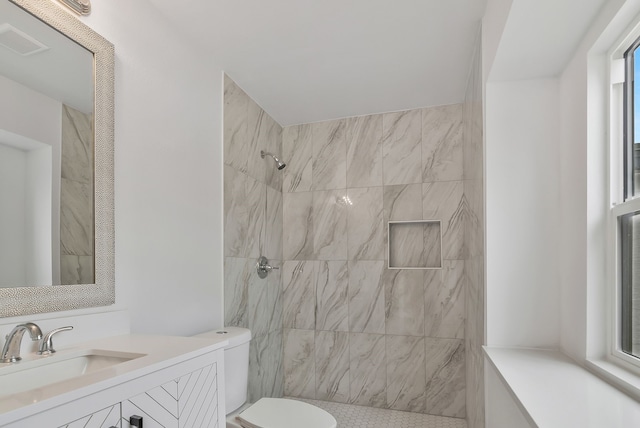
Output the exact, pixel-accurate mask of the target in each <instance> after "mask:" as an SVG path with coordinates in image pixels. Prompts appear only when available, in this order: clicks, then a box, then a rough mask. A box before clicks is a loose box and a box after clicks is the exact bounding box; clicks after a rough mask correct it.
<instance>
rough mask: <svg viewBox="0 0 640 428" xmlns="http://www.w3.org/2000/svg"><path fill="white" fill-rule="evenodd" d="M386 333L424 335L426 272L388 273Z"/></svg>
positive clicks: (397, 270)
mask: <svg viewBox="0 0 640 428" xmlns="http://www.w3.org/2000/svg"><path fill="white" fill-rule="evenodd" d="M384 285H385V295H386V298H385V302H386V310H385V314H386V321H385V326H386V333H387V334H396V335H402V336H424V316H425V314H424V271H423V270H407V269H387V270H385V271H384Z"/></svg>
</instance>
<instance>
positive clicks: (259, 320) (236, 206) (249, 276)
mask: <svg viewBox="0 0 640 428" xmlns="http://www.w3.org/2000/svg"><path fill="white" fill-rule="evenodd" d="M224 83H225V85H224V163H225V165H224V254H225V260H224V298H225V301H224V307H225V309H224V312H225V325H228V326H240V327H246V328H249V329H250V330H251V332H252V340H251V346H250V351H249V400H251V401H255V400H258V399H259V398H261V397H280V396H282V394H283V388H284V385H283V380H284V375H283V371H282V369H283V365H282V349H283V339H284V338H283V332H282V314H283V312H282V309H283V293H282V281H281V275H282V273H285V274H286V272H284V271H283V270H280V271H279V270H274V271H273V272H272V273H271V274H270V275H269V276H268V277H267V278H266V279H260V278H259V277H258V275H257V273H256V261H257V259H258V257H259V256H260V255H264V256H266V257H267V258H268V259H269V261H270V262H271V265H273V266H282V236H283V235H282V207H283V198H282V186H283V184H284V183H285V182H284V181H283V179H284V176H283V174H282V171H278V169H277V168H276V167H275V163H274V162H273V160H272V159H270V158H265V159H262V158H261V157H260V150H264V151H268V152H272V153H274V154H276V155H279V154H281V152H282V128H281V127H280V125H278V123H277V122H275V121H274V120H273V119H272V118H271V117H270V116H269V115H267V114H266V113H265V112H264V110H262V109H261V108H260V107H259V106H258V105H257V104H256V103H255V102H254V101H253V100H252V99H251V98H250V97H249V96H248V95H247V94H246V93H245V92H244V91H243V90H242V89H241V88H240V87H239V86H238V85H236V84H235V83H234V82H233V80H231V79H230V78H229V77H227V76H225V81H224ZM285 159H287V158H285ZM287 164H288V165H289V164H290V162H289V161H288V159H287ZM287 168H289V166H287ZM285 185H289V183H286V184H285Z"/></svg>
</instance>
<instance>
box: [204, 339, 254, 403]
mask: <svg viewBox="0 0 640 428" xmlns="http://www.w3.org/2000/svg"><path fill="white" fill-rule="evenodd" d="M197 336H201V337H220V336H222V337H224V338H225V339H226V340H228V341H229V344H228V345H227V346H226V348H224V379H225V385H224V389H225V402H226V411H225V413H226V414H227V415H228V414H229V413H231V412H233V411H235V410H237V409H239V408H240V406H242V405H243V404H244V403H245V402H246V401H247V382H248V379H249V342H250V341H251V330H249V329H246V328H242V327H225V328H223V329H222V330H215V331H209V332H206V333H202V334H197V335H196V337H197Z"/></svg>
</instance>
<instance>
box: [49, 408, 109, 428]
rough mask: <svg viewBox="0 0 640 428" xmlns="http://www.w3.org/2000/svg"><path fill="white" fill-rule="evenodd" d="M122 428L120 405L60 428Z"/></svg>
mask: <svg viewBox="0 0 640 428" xmlns="http://www.w3.org/2000/svg"><path fill="white" fill-rule="evenodd" d="M111 427H116V428H120V403H118V404H115V405H113V406H111V407H107V408H105V409H102V410H100V411H98V412H95V413H93V414H91V415H87V416H85V417H84V418H80V419H77V420H75V421H73V422H71V423H68V424H66V425H62V426H61V427H60V428H111Z"/></svg>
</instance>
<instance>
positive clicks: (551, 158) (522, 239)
mask: <svg viewBox="0 0 640 428" xmlns="http://www.w3.org/2000/svg"><path fill="white" fill-rule="evenodd" d="M558 89H559V87H558V81H557V79H539V80H528V81H515V82H499V83H497V82H492V83H488V84H487V86H486V155H485V156H486V210H487V211H486V213H487V220H486V227H487V344H488V345H490V346H523V347H555V346H558V344H559V341H560V306H559V298H560V281H559V275H558V259H559V256H560V253H559V249H558V246H559V238H558V236H559V231H560V226H559V221H558V205H559V195H560V176H559V158H558V150H559V149H558V147H559V145H560V138H559V137H560V119H559V115H560V110H559V96H558Z"/></svg>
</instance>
